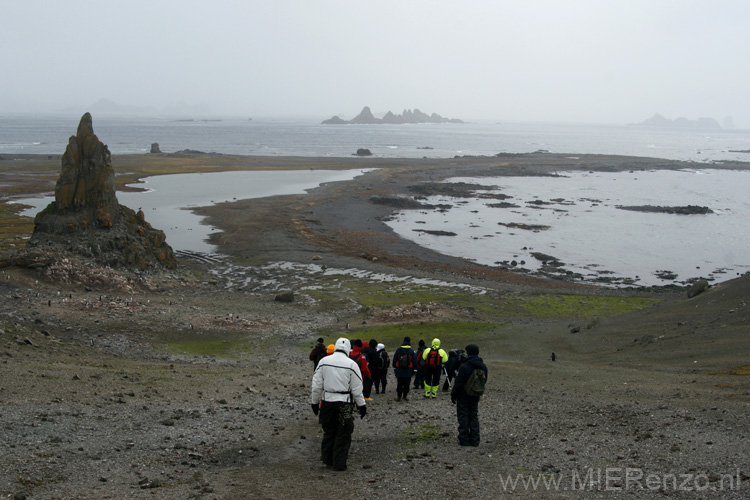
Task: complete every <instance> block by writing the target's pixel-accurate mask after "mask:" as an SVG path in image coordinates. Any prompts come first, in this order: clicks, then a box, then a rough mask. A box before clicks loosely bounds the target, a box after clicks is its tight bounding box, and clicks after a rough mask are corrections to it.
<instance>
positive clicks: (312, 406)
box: [310, 404, 320, 415]
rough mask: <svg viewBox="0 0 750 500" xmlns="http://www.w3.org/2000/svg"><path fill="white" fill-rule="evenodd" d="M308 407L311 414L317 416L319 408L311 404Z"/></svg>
mask: <svg viewBox="0 0 750 500" xmlns="http://www.w3.org/2000/svg"><path fill="white" fill-rule="evenodd" d="M310 407H311V408H312V410H313V413H314V414H315V415H317V414H318V412H319V411H320V406H318V405H315V404H311V405H310Z"/></svg>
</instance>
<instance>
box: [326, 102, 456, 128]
mask: <svg viewBox="0 0 750 500" xmlns="http://www.w3.org/2000/svg"><path fill="white" fill-rule="evenodd" d="M322 123H323V125H345V124H354V125H373V124H395V125H399V124H405V123H463V121H462V120H459V119H457V118H444V117H442V116H440V115H439V114H437V113H432V114H431V115H428V114H426V113H423V112H421V111H420V110H418V109H416V108H415V109H414V111H412V110H410V109H405V110H404V111H403V112H402V113H401V114H400V115H397V114H394V113H392V112H391V111H388V112H387V113H386V114H385V115H383V118H376V117H375V116H374V115H373V114H372V111H370V108H369V106H365V107H364V108H362V111H360V112H359V114H358V115H357V116H355V117H354V118H352V119H351V120H343V119H341V118H339V116H338V115H336V116H333V117H331V118H329V119H328V120H323V122H322Z"/></svg>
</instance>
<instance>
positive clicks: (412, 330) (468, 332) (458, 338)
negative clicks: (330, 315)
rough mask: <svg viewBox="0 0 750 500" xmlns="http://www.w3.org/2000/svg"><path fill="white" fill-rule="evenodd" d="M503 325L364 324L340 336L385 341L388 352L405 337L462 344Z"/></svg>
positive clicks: (434, 323) (412, 342)
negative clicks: (369, 325) (437, 339)
mask: <svg viewBox="0 0 750 500" xmlns="http://www.w3.org/2000/svg"><path fill="white" fill-rule="evenodd" d="M500 329H501V325H497V324H495V323H484V322H476V321H436V322H433V323H426V324H423V323H419V324H409V323H406V324H393V325H378V326H371V327H368V326H362V327H360V328H352V329H350V330H345V331H343V332H339V334H338V336H343V337H346V338H348V339H361V340H362V341H363V342H367V341H369V340H370V339H376V340H377V341H378V342H382V343H384V344H385V345H386V347H387V349H388V351H389V352H391V353H392V352H393V350H394V349H395V348H396V347H397V346H400V345H401V342H402V341H403V339H404V337H410V338H411V345H412V346H413V347H414V346H416V345H417V343H418V342H419V339H423V340H424V341H425V342H426V343H427V344H429V343H430V342H431V341H432V339H434V338H439V339H440V341H441V342H442V345H445V346H452V345H463V344H462V342H466V341H467V340H469V339H471V340H472V342H474V341H477V339H482V338H487V337H490V336H491V335H493V334H495V333H497V332H498V331H499V330H500ZM328 335H329V337H336V338H338V337H337V334H335V333H330V332H328Z"/></svg>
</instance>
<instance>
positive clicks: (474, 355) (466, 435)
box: [451, 344, 487, 446]
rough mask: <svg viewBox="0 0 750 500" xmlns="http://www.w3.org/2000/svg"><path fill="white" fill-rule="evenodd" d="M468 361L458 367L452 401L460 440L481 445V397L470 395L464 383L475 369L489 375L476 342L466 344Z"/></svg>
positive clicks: (460, 441)
mask: <svg viewBox="0 0 750 500" xmlns="http://www.w3.org/2000/svg"><path fill="white" fill-rule="evenodd" d="M466 355H467V358H466V361H464V362H463V363H462V364H461V366H460V367H459V369H458V373H457V374H456V378H455V381H454V383H453V389H452V390H451V403H454V404H455V405H456V416H457V417H458V442H459V444H460V445H461V446H469V445H471V446H479V398H480V396H469V395H468V394H467V393H466V391H465V390H464V384H465V383H466V381H467V380H468V379H469V376H471V374H472V372H473V371H474V370H477V369H479V370H483V371H484V375H485V378H486V377H487V365H485V364H484V362H483V361H482V358H480V357H479V347H478V346H477V345H476V344H469V345H467V346H466Z"/></svg>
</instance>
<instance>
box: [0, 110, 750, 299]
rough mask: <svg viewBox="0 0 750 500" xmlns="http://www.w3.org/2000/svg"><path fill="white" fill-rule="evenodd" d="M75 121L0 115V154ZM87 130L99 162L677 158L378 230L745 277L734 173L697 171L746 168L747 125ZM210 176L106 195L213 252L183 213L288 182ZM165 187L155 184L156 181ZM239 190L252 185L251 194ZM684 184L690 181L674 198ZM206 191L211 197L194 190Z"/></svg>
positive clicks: (483, 251)
mask: <svg viewBox="0 0 750 500" xmlns="http://www.w3.org/2000/svg"><path fill="white" fill-rule="evenodd" d="M79 119H80V117H74V116H67V117H64V116H44V117H39V116H21V115H9V116H0V156H2V155H3V154H8V155H10V154H24V153H25V154H49V155H61V154H62V153H63V152H64V150H65V147H66V145H67V140H68V137H70V136H71V135H72V134H74V133H75V129H76V127H77V125H78V120H79ZM94 130H95V131H96V134H97V136H98V137H99V139H100V140H101V141H102V142H104V143H105V144H107V145H108V146H109V149H110V151H111V152H112V153H113V155H124V154H142V153H147V152H148V151H150V149H151V144H152V143H154V142H156V143H158V144H159V147H160V149H161V150H162V151H164V152H176V151H181V150H185V149H191V150H198V151H203V152H210V153H220V154H241V155H262V156H276V155H278V156H303V157H347V156H351V155H352V154H353V153H354V152H355V151H356V150H357V149H358V148H367V149H370V151H371V152H372V153H373V155H374V156H376V157H385V158H422V157H426V158H452V157H454V156H491V155H495V154H497V153H500V152H505V153H526V152H532V151H538V150H545V151H549V152H552V153H564V154H571V155H574V154H618V155H626V156H643V157H653V158H665V159H674V160H683V161H688V162H692V163H694V165H695V171H693V172H682V173H680V174H676V173H674V172H672V173H668V172H652V173H648V174H646V173H639V174H637V178H634V179H630V178H629V175H630V174H626V173H617V174H599V173H597V174H580V173H572V174H566V175H565V177H562V178H554V179H544V178H539V177H534V178H533V179H528V178H500V179H495V180H490V179H486V180H485V181H481V182H491V183H493V184H495V183H496V184H498V185H500V186H502V189H503V192H505V193H506V194H512V195H513V196H514V197H516V198H518V199H520V200H523V201H526V200H528V199H530V198H533V197H534V196H538V197H540V198H546V199H552V198H564V199H565V200H568V201H570V202H571V203H573V205H565V206H560V207H557V208H559V209H561V210H566V211H567V212H562V211H557V210H549V211H544V210H536V211H530V210H528V207H526V205H525V204H524V203H521V206H522V207H524V208H522V209H520V210H515V211H514V210H504V209H496V208H495V209H491V210H489V209H488V208H487V207H485V206H484V203H483V202H481V201H479V200H473V201H470V203H469V204H467V205H465V206H460V205H458V204H457V205H456V207H455V208H453V209H451V210H450V211H449V212H447V213H424V214H417V215H415V214H414V213H413V212H411V213H409V212H404V213H402V214H401V215H399V217H397V218H396V219H394V221H392V222H391V223H390V224H391V225H392V227H393V229H394V230H396V231H397V232H398V233H399V234H400V235H402V236H404V237H407V238H411V239H414V240H415V241H417V242H419V243H420V244H424V245H426V246H430V247H431V248H434V249H436V250H438V251H442V252H445V253H448V254H454V255H461V256H463V257H465V258H468V259H473V260H476V261H477V262H482V263H486V264H488V265H500V266H504V265H506V264H505V263H506V262H512V261H516V263H519V262H520V261H524V264H523V265H519V264H517V265H519V267H525V268H527V269H528V270H529V272H534V271H536V270H538V267H539V265H540V264H539V262H538V261H536V259H534V258H529V253H530V252H531V251H535V252H541V253H545V254H549V255H552V256H554V257H555V258H557V259H559V260H560V261H561V262H563V263H564V264H565V268H564V269H567V270H571V271H572V272H575V273H579V274H580V275H581V276H583V278H582V279H584V280H596V278H597V277H601V276H603V275H604V276H610V277H615V278H618V277H620V278H623V279H624V280H628V279H630V280H636V281H635V283H637V284H644V285H649V284H657V285H658V284H665V280H664V279H662V277H663V276H664V273H663V272H662V271H670V272H672V273H675V274H676V275H677V280H676V282H678V283H679V282H685V281H686V280H689V279H691V278H693V277H697V276H707V277H709V278H712V279H716V280H723V279H729V278H730V277H733V276H735V275H736V274H737V273H742V272H746V270H747V266H748V262H749V261H748V260H747V257H746V250H745V249H746V248H747V247H748V243H750V241H748V235H747V229H746V227H747V225H746V224H744V223H743V220H747V218H746V217H747V215H748V214H747V209H746V207H747V206H746V204H743V203H745V202H744V198H742V195H741V193H746V192H748V191H749V189H748V188H750V185H748V175H747V174H746V173H743V172H720V171H714V170H710V167H711V165H713V164H717V163H722V162H727V161H750V154H748V153H742V152H741V151H747V150H750V132H749V131H747V130H710V131H706V130H694V129H690V130H682V129H680V130H675V129H655V128H644V127H631V126H625V125H621V126H618V125H580V124H579V125H565V124H538V123H537V124H535V123H506V122H497V123H464V124H419V125H369V126H367V125H321V124H320V123H319V122H317V121H310V120H308V121H300V120H298V121H291V120H286V121H284V120H249V119H237V118H222V119H218V120H205V121H204V120H174V119H167V118H112V117H97V116H94ZM358 160H361V161H362V166H363V167H366V166H367V158H358ZM114 161H115V162H116V158H115V160H114ZM213 175H217V174H190V175H186V176H185V178H184V179H181V180H180V181H179V182H180V185H181V187H180V188H179V189H178V190H173V189H171V188H167V187H162V186H160V185H159V184H160V183H161V182H162V180H159V179H158V178H150V179H148V181H147V184H146V187H148V191H147V192H146V193H141V194H131V193H118V199H120V202H121V203H123V204H125V205H127V206H130V207H131V208H134V209H137V208H138V207H141V208H143V209H144V212H146V218H147V220H149V222H151V223H152V224H153V225H154V226H155V227H157V228H160V229H164V230H165V232H167V235H168V236H167V241H168V242H169V243H170V244H171V245H173V247H174V248H176V249H185V250H192V251H205V252H213V251H215V248H214V247H213V246H211V245H208V244H207V243H206V241H205V239H206V237H207V236H208V234H210V232H211V231H213V229H212V228H210V227H208V226H205V225H203V224H202V223H201V219H200V218H198V217H195V216H194V215H192V213H191V212H190V211H189V210H185V208H189V207H193V206H200V205H207V204H211V203H215V202H219V201H231V200H233V199H245V198H251V197H255V196H267V195H268V194H269V193H271V192H272V191H271V188H270V187H269V186H276V185H278V186H279V187H283V186H285V185H287V184H290V183H292V182H293V181H294V180H295V179H297V178H298V175H299V174H298V173H296V172H295V173H292V174H291V175H283V174H279V177H277V178H274V179H269V180H267V181H260V180H237V179H233V178H231V179H230V178H229V177H225V175H226V176H229V175H230V174H229V173H227V174H222V175H218V176H217V177H215V179H216V183H215V184H212V182H213V181H210V182H209V179H213V177H211V176H213ZM237 175H247V176H249V177H252V176H256V175H258V174H257V173H250V172H248V173H237ZM315 175H317V174H315ZM336 175H338V174H336ZM353 175H356V173H355V174H353ZM678 176H682V177H679V178H678ZM341 180H343V178H341ZM714 180H721V182H713V181H714ZM327 181H328V179H327V178H317V177H316V179H315V180H314V181H311V184H309V185H307V187H304V188H302V187H299V186H298V187H297V188H295V189H303V190H304V189H307V188H310V187H314V186H315V185H317V183H318V182H327ZM470 181H471V182H480V181H477V180H476V179H470ZM693 181H696V182H695V183H694V182H693ZM174 182H175V181H174V180H172V179H170V180H168V181H166V183H167V184H168V185H173V183H174ZM253 185H258V186H263V187H262V188H261V189H260V190H259V191H253V189H252V186H253ZM191 186H196V190H195V191H192V187H191ZM209 186H211V187H209ZM687 186H693V187H692V188H689V189H690V191H689V192H687V193H686V192H685V191H684V189H688V188H687ZM208 189H210V190H212V191H211V192H208V191H206V190H208ZM294 192H299V191H294ZM738 193H739V194H738ZM277 194H282V193H281V192H279V193H277ZM646 194H649V197H648V198H647V199H641V198H639V197H640V196H641V195H646ZM204 195H205V196H204ZM175 196H176V198H177V199H174V197H175ZM131 197H132V198H131ZM49 200H51V198H47V199H45V200H39V199H36V202H34V201H33V200H21V201H24V202H25V203H27V204H29V205H33V206H34V207H35V208H32V209H31V210H29V211H28V212H27V215H32V216H33V215H34V214H35V213H36V211H38V209H39V208H41V207H43V206H46V204H47V203H48V202H49ZM586 200H601V203H595V202H588V205H587V201H586ZM639 200H640V201H639ZM618 204H622V205H638V204H652V205H658V206H664V205H686V204H693V205H702V206H708V207H710V208H711V209H712V210H714V213H713V214H710V215H706V216H677V215H668V214H643V213H638V212H627V211H623V210H619V209H617V208H615V205H618ZM464 209H467V210H464ZM472 210H476V212H472ZM742 217H745V219H742ZM548 219H551V220H548ZM533 221H538V222H540V223H545V224H543V225H549V226H550V229H549V230H545V231H539V232H536V233H535V232H527V231H523V230H513V231H511V230H509V229H507V228H506V229H503V228H504V227H505V226H499V225H497V223H498V222H506V223H513V222H516V223H519V222H533ZM418 222H422V223H423V224H419V227H422V228H425V227H428V226H429V227H431V228H433V229H442V230H445V229H446V228H447V227H452V228H453V230H454V232H456V233H457V235H458V236H457V237H453V238H451V237H434V236H431V235H429V234H427V233H423V232H420V233H416V232H414V231H413V229H414V228H415V224H417V223H418ZM524 248H526V249H527V250H524ZM529 249H530V250H529ZM659 276H662V277H659ZM667 282H671V281H667Z"/></svg>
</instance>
